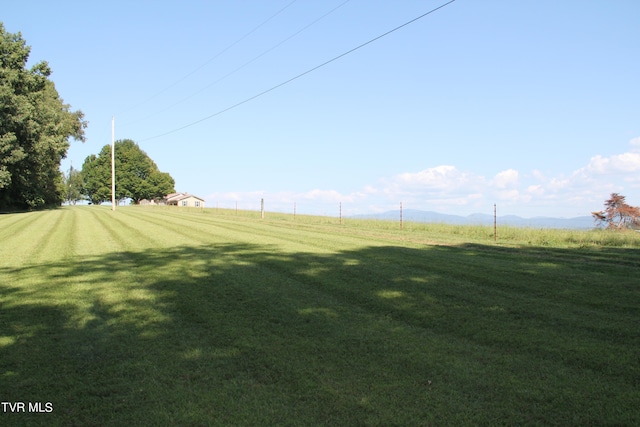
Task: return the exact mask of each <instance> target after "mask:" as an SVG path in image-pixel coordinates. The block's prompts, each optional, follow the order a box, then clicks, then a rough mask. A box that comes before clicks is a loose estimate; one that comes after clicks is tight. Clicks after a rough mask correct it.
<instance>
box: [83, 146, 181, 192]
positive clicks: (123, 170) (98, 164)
mask: <svg viewBox="0 0 640 427" xmlns="http://www.w3.org/2000/svg"><path fill="white" fill-rule="evenodd" d="M114 146H115V169H116V199H117V200H123V199H131V200H132V202H133V203H139V202H140V200H143V199H159V198H162V197H164V196H166V195H167V194H169V193H173V192H174V191H175V189H174V186H175V181H174V180H173V178H172V177H171V175H169V174H168V173H166V172H160V170H158V166H157V165H156V163H155V162H154V161H153V160H151V158H150V157H149V156H148V155H147V153H145V152H144V151H142V150H141V149H140V147H139V146H138V144H136V143H135V142H134V141H132V140H130V139H124V140H120V141H116V142H115V144H114ZM82 176H83V180H84V194H85V195H87V197H89V200H91V201H92V202H93V203H96V204H100V203H102V202H104V201H107V200H109V199H110V198H111V145H105V146H104V147H102V150H100V153H99V154H98V156H95V155H91V156H89V157H87V158H86V159H85V161H84V164H83V166H82Z"/></svg>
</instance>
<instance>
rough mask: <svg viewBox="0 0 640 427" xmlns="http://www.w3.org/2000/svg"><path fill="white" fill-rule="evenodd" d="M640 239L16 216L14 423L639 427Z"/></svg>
mask: <svg viewBox="0 0 640 427" xmlns="http://www.w3.org/2000/svg"><path fill="white" fill-rule="evenodd" d="M638 234H640V233H635V234H634V233H628V234H613V233H607V232H604V231H592V232H564V231H542V230H517V229H505V228H500V229H499V230H498V236H499V239H498V242H497V243H494V241H493V229H489V228H483V227H457V226H443V225H424V224H405V227H404V229H403V230H400V229H399V227H398V224H394V223H384V222H376V221H350V220H348V219H347V220H344V222H343V224H338V220H337V219H335V218H317V217H304V216H299V217H297V218H296V220H295V221H293V219H292V217H291V216H287V215H283V214H267V218H266V219H265V220H263V221H261V220H260V219H259V213H255V212H254V213H251V212H244V213H241V214H239V215H235V214H234V213H233V212H232V211H223V212H219V213H217V214H216V212H215V210H204V211H186V210H184V211H183V210H178V209H168V208H165V209H160V208H158V209H153V208H139V207H124V208H120V209H118V211H116V212H112V211H111V210H110V209H109V208H108V207H100V206H78V207H65V208H61V209H57V210H51V211H44V212H31V213H22V214H4V215H0V400H1V401H2V402H11V403H12V405H13V404H14V403H16V402H24V403H25V412H17V413H11V412H10V411H9V405H8V404H7V405H5V404H3V406H2V407H0V425H9V426H13V425H25V426H27V425H28V426H52V425H53V426H55V425H60V426H147V425H154V426H204V425H221V426H225V425H247V426H265V425H285V426H286V425H291V426H300V425H309V426H315V425H332V426H333V425H379V426H392V425H397V426H412V425H427V426H428V425H435V426H439V425H452V426H459V425H486V426H494V425H505V426H514V425H556V426H604V425H616V426H625V425H626V426H632V425H640V410H639V409H638V408H640V271H639V268H638V267H639V266H640V236H638ZM34 402H41V403H43V406H42V408H44V409H45V411H44V412H33V411H32V412H29V409H30V408H29V404H33V403H34ZM47 402H48V406H45V403H47ZM16 407H17V406H11V408H16ZM31 409H32V410H33V409H35V407H33V406H32V408H31ZM48 409H52V411H50V412H46V410H48Z"/></svg>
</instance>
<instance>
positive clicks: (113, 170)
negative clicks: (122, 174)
mask: <svg viewBox="0 0 640 427" xmlns="http://www.w3.org/2000/svg"><path fill="white" fill-rule="evenodd" d="M115 133H116V122H115V118H114V117H113V116H111V210H112V211H115V210H116V144H115Z"/></svg>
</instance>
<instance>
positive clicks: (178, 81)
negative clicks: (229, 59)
mask: <svg viewBox="0 0 640 427" xmlns="http://www.w3.org/2000/svg"><path fill="white" fill-rule="evenodd" d="M296 1H298V0H293V1H291V2H290V3H288V4H287V5H286V6H284V7H283V8H282V9H280V10H278V11H277V12H276V13H274V14H273V15H271V16H270V17H269V18H267V19H266V20H264V21H262V22H261V23H260V24H258V26H256V27H255V28H253V29H252V30H251V31H249V32H248V33H246V34H245V35H244V36H242V37H240V38H239V39H238V40H236V41H235V42H233V43H231V44H230V45H229V46H227V47H225V48H224V49H222V50H221V51H220V52H218V53H217V54H215V55H214V56H213V57H211V58H209V59H208V60H207V61H206V62H205V63H204V64H202V65H200V66H199V67H198V68H196V69H195V70H193V71H191V72H190V73H189V74H187V75H185V76H184V77H182V78H180V79H178V80H176V81H175V82H173V83H171V84H170V85H168V86H166V87H165V88H164V89H162V90H160V91H159V92H156V93H155V94H153V95H151V96H150V97H149V98H147V99H145V100H144V101H142V102H140V103H138V104H136V105H134V106H132V107H130V108H129V109H128V110H125V112H126V111H131V110H133V109H134V108H137V107H139V106H141V105H144V104H146V103H147V102H149V101H151V100H152V99H154V98H156V97H157V96H158V95H161V94H163V93H164V92H166V91H167V90H169V89H171V88H172V87H174V86H176V85H178V84H179V83H182V82H183V81H185V80H186V79H187V78H189V77H191V76H192V75H194V74H195V73H197V72H198V71H200V70H201V69H203V68H204V67H205V66H207V65H208V64H210V63H211V62H212V61H214V60H216V59H217V58H219V57H220V56H222V54H224V53H225V52H227V51H228V50H230V49H231V48H232V47H234V46H235V45H237V44H238V43H240V42H241V41H242V40H244V39H246V38H247V37H249V36H250V35H251V34H253V33H255V32H256V31H258V30H259V29H260V28H261V27H263V26H264V25H266V24H267V23H268V22H269V21H271V20H272V19H273V18H275V17H276V16H278V15H280V14H281V13H282V12H284V11H285V10H286V9H288V8H289V7H290V6H291V5H292V4H294V3H295V2H296Z"/></svg>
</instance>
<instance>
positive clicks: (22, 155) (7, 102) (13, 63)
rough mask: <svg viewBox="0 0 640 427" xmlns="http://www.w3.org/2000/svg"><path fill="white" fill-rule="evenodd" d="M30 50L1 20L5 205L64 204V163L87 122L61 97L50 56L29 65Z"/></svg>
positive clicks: (0, 148)
mask: <svg viewBox="0 0 640 427" xmlns="http://www.w3.org/2000/svg"><path fill="white" fill-rule="evenodd" d="M30 51H31V48H30V47H29V46H27V45H26V42H25V40H24V39H23V38H22V35H21V34H20V33H16V34H11V33H8V32H7V31H6V30H5V28H4V25H3V24H2V23H1V22H0V210H22V209H37V208H42V207H48V206H56V205H60V203H61V202H62V201H63V199H64V185H63V177H62V174H61V173H60V162H61V160H62V159H63V158H65V157H66V155H67V150H68V148H69V139H70V138H74V139H76V140H79V141H84V129H85V128H86V127H87V122H86V121H85V120H84V115H83V113H82V111H80V110H78V111H71V109H70V106H69V105H67V104H65V103H64V101H63V100H62V98H60V96H59V94H58V92H57V91H56V88H55V85H54V84H53V82H52V81H51V80H50V79H49V77H50V75H51V68H50V67H49V64H47V62H46V61H41V62H38V63H37V64H35V65H34V66H32V67H31V68H27V67H26V65H27V61H28V59H29V53H30Z"/></svg>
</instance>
